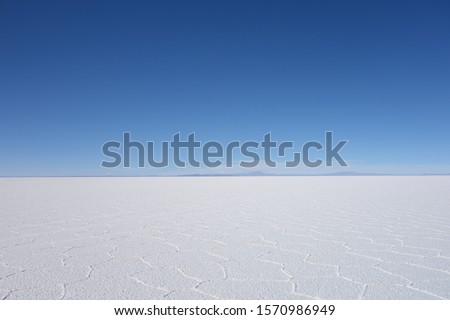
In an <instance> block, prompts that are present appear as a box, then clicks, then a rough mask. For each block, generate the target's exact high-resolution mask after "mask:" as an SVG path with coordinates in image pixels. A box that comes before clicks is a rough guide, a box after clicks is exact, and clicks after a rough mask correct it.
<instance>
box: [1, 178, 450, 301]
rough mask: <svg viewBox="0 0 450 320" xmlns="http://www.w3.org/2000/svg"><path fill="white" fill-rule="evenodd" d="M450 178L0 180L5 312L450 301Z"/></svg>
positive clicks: (2, 289)
mask: <svg viewBox="0 0 450 320" xmlns="http://www.w3.org/2000/svg"><path fill="white" fill-rule="evenodd" d="M449 190H450V178H449V177H245V178H240V177H222V178H221V177H208V178H57V179H52V178H33V179H1V180H0V219H1V220H0V221H1V222H0V229H1V232H0V298H1V299H449V298H450V214H449V210H450V194H449Z"/></svg>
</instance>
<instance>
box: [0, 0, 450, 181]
mask: <svg viewBox="0 0 450 320" xmlns="http://www.w3.org/2000/svg"><path fill="white" fill-rule="evenodd" d="M0 37H1V41H0V43H1V48H0V70H1V71H0V134H1V138H0V175H1V176H9V175H12V176H17V175H25V176H29V175H105V174H133V175H134V174H142V175H147V174H183V173H191V171H189V170H190V169H184V170H181V171H180V170H179V169H175V168H167V169H163V170H156V171H155V170H154V169H151V168H146V169H129V170H128V171H127V170H124V169H116V170H106V169H104V168H101V167H100V163H101V161H102V160H104V159H105V156H103V155H102V153H101V147H102V144H103V143H104V142H105V141H108V140H120V139H121V136H122V132H124V131H127V132H131V133H132V136H133V138H135V139H136V140H141V141H147V140H154V141H161V140H169V139H170V138H171V136H172V135H173V134H174V133H176V132H180V133H181V134H182V136H183V135H184V136H187V135H188V134H189V133H191V132H195V133H196V135H197V137H198V138H199V139H201V140H202V141H206V140H218V141H222V142H228V141H231V140H241V141H245V140H251V139H256V140H257V141H260V140H261V139H262V137H263V135H264V134H265V133H267V132H269V131H270V132H272V136H273V137H274V138H275V139H276V140H278V141H281V140H293V141H294V143H296V146H297V147H298V148H299V147H301V144H302V143H304V142H306V141H308V140H318V141H321V140H323V136H324V132H325V131H333V132H334V135H335V138H336V139H343V140H349V143H348V144H347V145H346V146H345V149H343V151H342V155H343V156H344V158H345V159H346V160H347V161H348V163H349V165H350V166H349V167H348V168H346V169H345V170H350V171H358V172H374V173H424V172H426V173H450V142H449V141H450V140H449V139H450V125H449V119H450V41H449V39H450V3H449V2H448V1H445V0H443V1H395V2H393V1H39V2H37V1H29V2H27V1H2V2H1V4H0ZM258 170H259V169H258ZM261 170H263V171H264V168H262V169H261ZM299 170H300V171H299V172H306V171H305V170H306V169H305V168H299ZM329 170H332V171H343V170H342V169H341V168H331V169H329ZM277 172H280V173H281V172H282V171H277ZM307 172H310V171H307ZM311 172H315V173H320V172H321V171H320V170H319V171H317V170H316V171H311Z"/></svg>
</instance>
